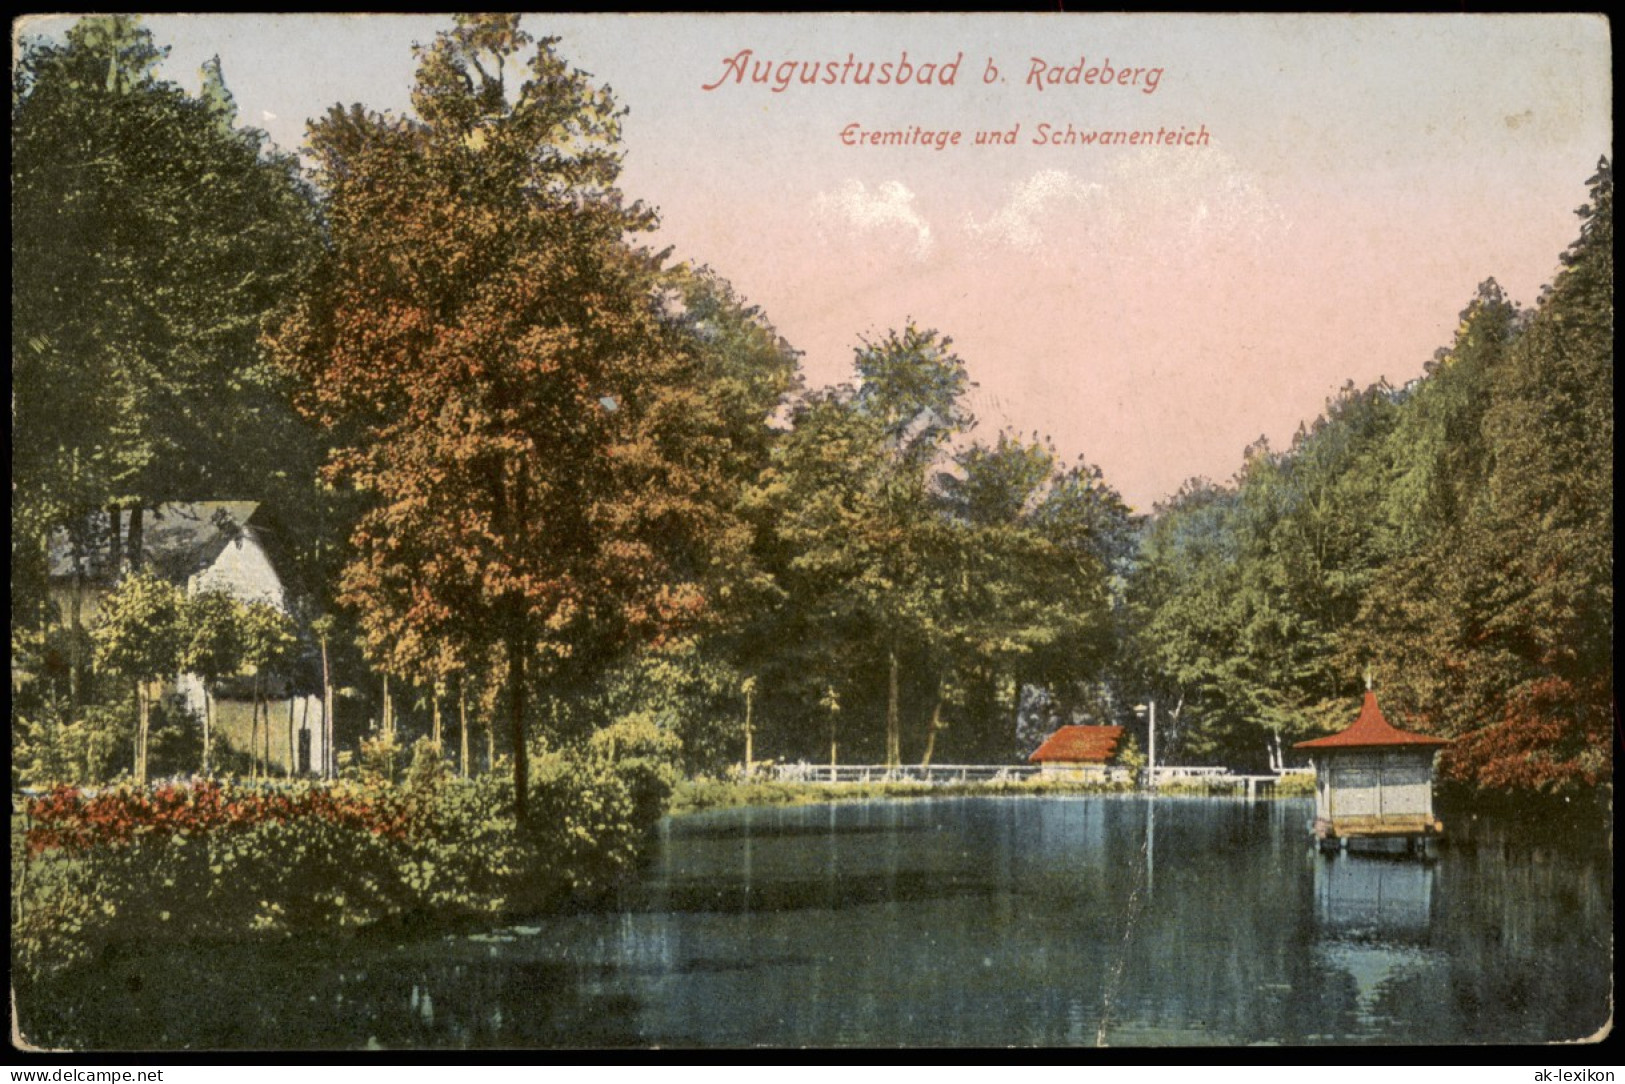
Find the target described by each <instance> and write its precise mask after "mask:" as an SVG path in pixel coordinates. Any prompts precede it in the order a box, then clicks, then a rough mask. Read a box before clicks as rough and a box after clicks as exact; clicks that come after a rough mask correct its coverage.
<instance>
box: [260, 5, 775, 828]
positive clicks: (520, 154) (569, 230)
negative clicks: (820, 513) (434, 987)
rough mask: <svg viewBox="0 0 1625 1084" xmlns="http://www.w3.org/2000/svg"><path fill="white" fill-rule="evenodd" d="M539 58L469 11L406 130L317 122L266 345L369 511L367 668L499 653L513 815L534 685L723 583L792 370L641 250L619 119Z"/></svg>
mask: <svg viewBox="0 0 1625 1084" xmlns="http://www.w3.org/2000/svg"><path fill="white" fill-rule="evenodd" d="M556 44H557V42H556V40H555V39H551V38H549V39H543V40H541V41H533V40H532V39H531V38H530V36H529V35H527V34H525V33H524V32H523V31H521V30H520V29H519V24H518V16H516V15H481V16H461V15H460V16H458V17H457V19H456V25H455V26H454V28H453V29H451V30H448V31H446V32H443V33H441V34H440V35H438V36H437V38H436V39H435V41H434V42H433V43H431V44H430V45H427V46H423V47H420V48H419V50H418V61H419V66H418V73H417V81H416V84H415V86H414V89H413V97H412V101H413V106H414V109H415V111H416V116H415V117H410V118H405V119H400V118H395V117H391V116H385V115H382V114H379V113H375V112H368V111H366V110H364V109H363V108H362V107H360V106H356V107H354V108H353V109H351V110H349V111H344V110H341V109H334V110H333V111H331V112H330V113H329V114H328V115H327V116H326V117H325V118H323V119H321V120H319V121H317V122H316V123H314V124H313V125H312V128H311V150H312V154H313V156H314V158H315V161H316V174H317V178H318V181H319V182H320V183H321V184H322V185H323V187H324V188H325V189H326V190H327V191H328V193H329V197H330V198H329V204H328V210H329V216H328V221H329V223H330V225H331V232H332V245H331V247H330V249H329V250H328V253H327V259H326V261H325V263H324V266H323V267H322V269H321V271H320V272H319V273H318V274H317V275H315V276H313V277H312V278H311V279H310V281H309V282H308V284H307V288H305V289H304V290H302V291H300V293H299V295H298V296H297V297H295V298H294V299H293V301H292V303H290V304H289V306H288V307H287V309H286V311H285V312H284V314H283V316H282V319H280V320H279V321H278V323H277V325H276V326H275V327H274V328H273V329H272V331H271V333H270V336H269V341H270V342H271V344H272V346H273V349H274V351H275V352H276V355H277V356H278V358H279V359H280V360H281V362H282V364H283V365H284V366H285V368H286V369H287V371H289V372H290V373H292V374H294V375H295V376H296V378H297V379H298V380H299V381H300V383H301V386H302V391H303V394H302V406H303V407H304V409H305V410H306V412H307V413H308V415H309V416H310V417H312V418H313V419H314V420H316V421H318V422H319V423H320V424H322V425H323V426H324V427H326V428H328V429H329V430H330V431H331V432H332V433H333V434H334V436H335V438H336V440H337V441H338V444H339V447H338V449H337V450H336V452H335V454H334V455H333V456H332V458H331V460H330V462H329V464H328V468H327V477H328V478H329V479H330V480H331V481H333V482H335V483H339V484H343V485H347V486H351V487H354V488H355V489H356V490H357V491H359V492H361V493H363V494H365V495H366V497H367V499H368V501H369V507H368V508H367V509H366V510H365V511H364V512H363V513H362V515H361V517H360V520H359V522H358V523H357V525H356V527H355V530H354V531H353V532H352V536H351V543H352V553H353V556H352V558H351V560H350V561H349V562H348V563H347V565H346V567H345V569H344V571H343V573H342V575H341V578H340V593H341V601H343V602H345V603H346V604H348V605H350V606H352V607H353V608H354V609H355V610H356V611H357V613H358V614H359V617H360V624H361V630H362V634H363V637H364V639H365V641H366V646H367V650H368V653H369V655H370V656H371V657H372V658H373V659H375V660H376V661H377V662H378V663H379V664H380V665H381V666H382V668H383V669H384V670H385V671H386V672H389V673H393V674H397V675H401V676H405V677H410V678H412V679H414V680H419V681H422V682H424V683H432V682H434V681H439V680H442V679H444V678H445V677H447V676H448V675H449V674H451V673H454V672H456V673H464V672H470V673H475V674H476V675H477V676H480V677H483V676H484V675H483V673H481V671H482V670H483V669H484V667H485V665H487V664H488V663H489V661H490V660H491V658H492V651H493V649H495V650H499V651H500V652H501V662H500V663H499V664H498V665H499V666H500V667H501V670H502V671H505V673H504V679H505V681H506V684H507V689H506V701H507V709H508V716H509V726H508V731H509V745H510V748H511V749H512V751H513V755H514V771H515V787H516V791H517V792H518V794H519V799H518V800H519V803H520V806H521V808H522V807H523V805H524V801H525V797H524V791H525V788H526V787H527V786H528V783H529V774H528V773H527V772H526V770H525V767H524V759H525V756H526V749H527V742H528V729H529V726H530V722H529V714H530V711H529V707H528V705H529V703H530V697H531V695H532V693H533V691H536V690H533V688H532V686H533V685H535V686H538V687H540V688H541V689H547V690H550V691H553V692H558V691H561V690H569V689H572V688H581V687H590V686H591V685H592V684H593V682H594V680H595V679H596V678H597V677H598V676H599V675H600V674H601V673H602V671H603V670H604V669H606V668H607V666H608V665H609V664H610V663H611V662H613V661H615V660H617V659H618V658H619V657H621V656H622V655H623V653H624V652H626V651H627V650H628V649H629V648H631V647H635V646H637V645H641V644H647V643H650V642H652V641H658V640H660V639H662V638H664V637H666V636H670V635H674V634H680V633H682V632H684V631H686V630H688V629H690V628H692V627H693V626H695V625H697V624H699V623H701V622H702V621H703V619H704V617H705V615H706V611H707V609H708V606H709V602H710V599H711V597H712V596H713V595H715V594H716V589H717V586H718V581H719V580H722V581H724V582H726V581H728V580H730V579H739V578H740V575H731V574H725V572H726V570H730V569H736V568H737V566H739V565H741V564H742V563H743V561H742V555H743V554H744V553H745V551H746V550H747V549H748V543H749V540H750V535H749V531H748V530H746V529H745V527H744V525H743V524H741V523H739V522H738V521H737V520H736V518H735V515H734V508H733V505H734V503H735V496H736V492H737V488H738V486H739V484H740V479H739V477H738V475H739V473H740V472H741V471H742V470H744V469H745V467H746V466H747V465H748V464H749V463H750V462H751V461H752V454H753V453H752V451H751V449H752V447H753V446H754V447H755V448H757V449H759V448H760V447H761V446H762V445H763V444H764V443H765V441H766V435H765V432H764V430H765V421H766V417H767V415H768V414H769V413H770V412H771V411H772V410H773V409H774V408H775V407H776V406H777V403H778V399H779V397H780V396H781V395H782V394H783V391H784V390H785V388H786V387H787V385H788V381H789V379H790V372H791V366H792V364H793V355H792V354H790V353H789V352H788V351H787V349H786V348H784V347H783V346H782V344H781V343H779V342H778V341H777V337H776V335H773V334H772V332H771V329H770V328H769V327H768V326H767V325H766V324H765V322H764V321H760V320H759V319H758V318H757V317H756V315H755V314H753V313H751V312H750V311H749V310H747V309H744V308H743V307H742V306H741V305H740V304H739V303H738V302H737V299H735V298H734V297H733V296H732V294H731V292H730V291H729V290H727V289H726V287H725V286H723V285H722V284H721V283H720V282H718V281H716V280H713V279H710V278H709V277H707V276H704V275H702V274H700V273H697V272H694V273H687V274H678V273H673V274H670V275H667V274H665V273H664V272H663V271H662V269H661V267H660V260H661V257H659V256H658V255H656V254H653V253H650V252H648V251H646V250H643V249H638V248H634V247H633V245H632V244H631V239H633V238H635V237H636V235H637V234H639V233H641V232H643V231H645V230H647V229H648V228H649V227H650V226H652V224H653V215H652V214H651V213H650V212H649V211H648V210H647V209H645V208H643V207H642V206H640V205H637V204H629V203H627V202H625V201H624V200H623V199H622V197H621V194H620V192H619V191H618V190H617V188H616V179H617V176H618V174H619V169H620V157H621V149H620V143H619V140H620V121H621V116H622V113H623V111H622V110H621V109H620V108H619V107H617V106H616V104H615V102H614V100H613V98H612V96H611V94H610V92H609V90H608V88H604V87H599V86H596V85H594V84H593V82H592V81H591V80H590V78H589V77H588V76H587V75H586V74H585V73H583V72H580V71H577V70H574V69H572V68H571V67H570V66H569V65H568V64H567V62H566V61H565V60H564V58H563V57H562V56H561V55H560V54H559V52H558V51H557V49H556ZM533 46H534V47H533ZM690 303H691V307H685V306H687V305H689V304H690ZM757 362H761V363H762V364H761V366H760V368H759V369H758V370H757V371H755V372H752V368H753V366H755V365H756V363H757ZM713 389H715V390H717V391H718V392H719V394H718V395H716V396H712V395H711V394H710V392H711V391H712V390H713ZM753 430H754V431H753ZM739 438H742V439H739ZM758 454H759V453H758ZM745 573H746V574H748V569H746V570H745Z"/></svg>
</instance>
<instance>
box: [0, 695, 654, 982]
mask: <svg viewBox="0 0 1625 1084" xmlns="http://www.w3.org/2000/svg"><path fill="white" fill-rule="evenodd" d="M603 733H604V737H603V738H602V739H599V740H595V741H594V742H592V743H590V744H589V745H588V746H585V747H582V748H580V749H578V750H574V751H571V752H568V753H566V752H562V751H554V750H550V751H547V752H545V753H544V754H543V755H541V756H539V757H538V758H537V759H536V761H535V765H534V771H535V779H534V783H535V794H536V798H537V804H536V806H535V807H534V809H533V811H532V815H531V816H529V817H527V819H526V820H525V822H524V824H523V826H522V827H521V825H520V824H519V822H518V821H517V820H516V818H515V815H514V803H513V792H512V790H511V788H510V787H508V786H507V785H506V783H505V781H504V780H502V779H500V778H498V777H497V776H494V775H493V776H485V777H483V778H481V779H479V780H475V781H467V780H458V779H455V778H452V776H451V774H450V772H449V771H448V770H447V767H446V764H445V761H444V758H443V757H442V755H441V753H440V750H439V749H438V748H436V747H435V746H434V745H433V743H431V742H428V741H420V742H419V743H418V744H417V747H416V750H415V755H414V759H413V763H412V767H411V769H410V770H409V772H408V773H407V778H406V781H405V783H404V785H402V786H400V787H391V786H389V785H388V784H385V783H382V782H371V783H363V784H354V783H345V784H339V785H337V786H332V787H327V786H320V785H315V784H292V785H288V786H284V787H279V788H274V789H267V788H256V789H248V788H236V787H221V786H219V785H217V784H210V783H204V784H198V785H195V786H192V787H181V786H169V787H163V788H159V789H157V790H156V791H148V790H144V789H124V790H113V791H104V792H103V793H102V794H100V795H98V796H96V797H95V798H90V797H86V796H83V795H79V794H77V793H76V792H74V791H71V790H62V791H56V792H53V793H52V794H51V795H49V796H47V797H46V798H42V799H39V800H37V801H36V802H34V803H32V804H31V806H30V808H29V810H28V812H27V815H26V816H27V823H28V825H29V830H28V832H27V835H26V836H25V837H24V839H22V840H20V841H17V842H18V843H19V844H20V846H19V847H18V852H19V855H20V857H21V858H22V861H20V862H14V863H13V874H12V878H13V879H12V908H13V910H12V913H13V916H14V922H13V930H12V962H13V967H14V973H15V974H16V975H17V976H18V978H19V981H20V982H21V983H22V985H23V986H24V987H29V986H31V985H33V984H37V983H41V982H48V981H49V980H50V978H51V976H53V975H55V974H58V973H60V972H62V971H64V970H68V969H71V968H73V967H75V966H77V965H80V964H86V963H91V962H93V961H95V960H97V959H100V958H102V957H103V955H104V954H105V953H106V952H107V951H108V950H109V949H110V948H115V947H116V946H119V945H121V944H127V943H131V942H136V941H142V942H145V941H151V940H160V941H162V940H172V941H185V942H192V943H202V942H206V941H209V940H221V941H240V940H242V939H243V938H245V937H283V936H288V935H292V934H296V933H309V932H315V931H335V930H342V929H348V928H355V927H362V926H370V925H377V924H379V923H386V922H427V921H435V922H444V921H447V920H453V919H456V918H458V917H461V916H493V915H499V914H501V915H511V914H518V913H534V911H535V910H536V909H538V908H541V907H544V906H550V905H555V904H557V903H559V902H561V901H562V900H564V899H566V898H567V897H568V896H569V895H570V894H571V893H575V892H583V893H593V892H599V891H603V890H604V889H606V888H608V887H610V886H612V885H613V884H614V883H615V881H616V880H617V879H618V878H619V877H621V876H623V875H624V874H625V873H627V872H628V871H629V870H631V869H632V868H634V866H635V864H636V862H637V860H638V858H639V856H640V854H641V853H642V847H643V843H644V841H645V839H646V836H647V833H648V829H649V827H650V826H651V825H652V823H653V821H654V819H656V818H658V817H659V816H660V815H661V813H662V812H663V811H664V807H665V804H666V801H667V799H668V798H669V795H670V793H671V790H672V787H673V785H674V784H675V781H676V770H675V767H674V758H675V754H676V750H675V749H674V747H673V743H672V740H671V739H670V738H669V737H668V736H666V735H663V734H661V733H660V732H659V731H658V730H656V729H654V728H653V727H651V726H650V725H649V724H648V723H647V722H646V721H644V720H636V719H633V720H623V721H622V722H620V723H617V724H616V725H615V726H612V727H609V728H607V729H606V730H605V731H604V732H603Z"/></svg>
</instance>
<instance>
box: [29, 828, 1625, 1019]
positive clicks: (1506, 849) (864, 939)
mask: <svg viewBox="0 0 1625 1084" xmlns="http://www.w3.org/2000/svg"><path fill="white" fill-rule="evenodd" d="M1311 815H1312V808H1311V805H1310V803H1309V802H1307V801H1304V800H1281V801H1266V802H1244V801H1239V800H1234V799H1197V798H1171V797H1168V798H1157V799H1149V798H1146V797H1144V796H1090V797H1075V798H991V797H990V798H951V799H940V800H914V801H902V802H875V803H865V804H852V805H820V806H802V807H788V808H771V809H738V810H727V811H719V812H712V813H704V814H697V815H691V816H685V817H681V818H674V819H668V820H666V821H664V822H662V825H661V838H660V842H659V847H658V850H657V852H656V854H655V855H654V857H653V859H652V861H651V863H650V865H649V867H648V868H647V870H646V871H645V872H644V875H643V877H642V878H641V880H640V881H639V882H638V883H637V884H635V885H633V886H631V887H629V888H628V889H627V890H626V891H625V892H624V893H623V894H622V897H621V899H620V900H619V906H618V907H617V908H616V909H614V910H613V911H612V912H609V913H593V914H576V915H568V916H563V917H549V918H547V919H542V920H537V922H536V923H535V924H534V925H522V926H511V927H504V928H500V929H492V930H488V931H483V932H477V933H472V934H469V933H461V934H458V935H455V936H439V937H434V938H427V939H423V940H419V941H412V942H406V943H394V942H387V943H378V942H366V941H361V940H357V941H352V942H348V943H344V944H342V945H339V946H336V947H335V946H334V945H333V944H331V943H329V942H322V943H320V944H317V943H312V944H309V945H294V946H282V947H281V948H279V949H278V950H277V951H275V952H265V951H250V950H245V949H242V948H235V949H233V948H222V947H214V948H210V947H204V946H199V947H197V948H195V949H193V950H190V951H189V952H187V953H181V954H174V953H168V954H166V955H164V956H162V957H154V956H151V955H147V954H144V953H142V952H140V951H137V950H132V951H131V952H130V953H128V954H126V955H125V956H123V957H122V958H120V959H115V960H110V961H108V962H107V973H106V974H105V975H104V976H103V978H104V980H105V981H103V982H102V983H100V984H99V985H98V989H97V992H95V993H94V994H91V995H87V997H86V999H85V1000H84V1001H83V1002H82V1003H81V1004H80V1006H79V1008H78V1010H77V1011H76V1012H74V1013H73V1014H72V1015H71V1018H67V1019H61V1020H57V1021H53V1022H52V1023H51V1024H50V1025H44V1027H45V1030H46V1031H48V1032H57V1033H59V1034H58V1035H57V1036H56V1038H57V1039H58V1041H66V1042H70V1043H71V1044H72V1045H75V1046H80V1047H90V1048H106V1049H131V1048H145V1047H155V1048H161V1049H180V1048H191V1049H220V1048H233V1049H244V1048H250V1049H252V1048H285V1049H296V1048H297V1049H309V1048H364V1047H384V1048H401V1047H415V1048H425V1047H445V1048H458V1049H469V1048H475V1049H477V1048H497V1047H553V1046H606V1045H611V1046H612V1045H633V1046H661V1047H673V1046H755V1045H770V1046H806V1045H811V1046H830V1045H865V1046H896V1045H904V1046H925V1045H968V1046H1006V1045H1043V1046H1056V1045H1077V1046H1094V1045H1099V1044H1106V1045H1111V1046H1155V1045H1168V1044H1179V1045H1188V1044H1251V1043H1291V1044H1314V1043H1349V1042H1358V1043H1486V1042H1487V1043H1533V1042H1547V1041H1553V1040H1562V1039H1576V1038H1582V1037H1585V1036H1588V1035H1592V1034H1594V1033H1595V1032H1597V1031H1598V1029H1600V1028H1602V1027H1603V1026H1604V1024H1605V1022H1606V1021H1607V1019H1608V1016H1609V1007H1608V1000H1609V997H1610V991H1611V975H1612V969H1613V956H1612V953H1613V948H1612V926H1613V909H1612V899H1613V896H1612V865H1611V859H1610V856H1609V853H1608V849H1607V842H1606V839H1602V840H1598V841H1588V842H1580V841H1573V840H1563V841H1557V842H1553V841H1542V840H1536V839H1531V838H1527V837H1526V836H1520V835H1518V834H1517V833H1516V832H1512V831H1510V830H1497V829H1485V828H1482V827H1480V828H1477V829H1475V831H1474V832H1473V833H1472V838H1464V839H1459V840H1457V842H1456V843H1455V845H1452V846H1448V847H1444V848H1441V849H1440V851H1439V854H1438V856H1437V860H1436V861H1421V860H1417V859H1414V858H1411V859H1405V858H1383V857H1375V856H1366V855H1351V854H1342V855H1334V856H1321V855H1318V854H1316V853H1315V851H1314V849H1313V848H1312V846H1311V845H1310V841H1309V838H1308V834H1307V830H1306V823H1307V822H1308V820H1309V819H1310V817H1311ZM1599 831H1600V830H1599ZM38 1037H39V1038H41V1039H44V1038H47V1036H45V1035H40V1036H38Z"/></svg>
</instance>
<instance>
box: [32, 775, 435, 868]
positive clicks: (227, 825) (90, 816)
mask: <svg viewBox="0 0 1625 1084" xmlns="http://www.w3.org/2000/svg"><path fill="white" fill-rule="evenodd" d="M24 811H25V813H26V814H27V817H28V821H29V822H30V827H29V829H28V834H27V836H26V844H25V845H26V846H27V848H28V853H29V854H30V855H37V854H40V853H41V852H43V851H47V850H53V849H58V850H64V851H69V852H80V851H86V850H89V849H91V848H93V847H98V846H109V845H112V846H116V845H122V844H130V843H135V842H137V841H138V840H140V841H148V842H151V841H161V840H165V839H168V838H170V837H171V836H176V835H184V836H195V835H208V834H211V833H220V832H239V831H242V830H244V829H247V828H251V827H253V826H255V825H260V824H265V823H273V824H288V823H291V822H298V821H303V820H311V819H314V820H323V821H327V822H330V823H332V824H335V825H339V826H343V827H348V828H358V829H364V830H366V831H370V832H372V833H374V834H376V835H383V836H387V837H389V838H391V839H404V838H405V837H406V834H407V829H408V825H407V808H406V804H405V802H404V801H403V798H402V796H401V795H399V794H395V793H390V792H388V791H384V790H381V789H376V788H375V789H373V790H372V791H370V792H369V791H368V790H367V789H365V788H354V787H346V788H332V789H328V788H324V787H319V786H315V785H309V784H307V785H296V786H294V787H290V788H287V789H283V790H278V791H269V792H268V791H263V790H250V789H245V788H240V787H227V786H225V785H222V784H220V783H215V782H212V781H198V782H194V783H190V784H179V783H168V784H164V785H162V786H159V787H157V788H156V789H154V790H152V791H147V790H145V789H143V788H139V787H129V786H125V787H115V788H109V789H107V790H103V791H101V792H99V793H97V794H95V795H94V796H87V795H85V794H84V793H82V792H81V791H79V790H78V789H77V788H75V787H56V788H54V789H53V790H51V791H50V792H49V793H48V794H46V795H44V796H43V797H39V798H33V799H30V800H29V801H28V802H27V803H26V805H25V807H24Z"/></svg>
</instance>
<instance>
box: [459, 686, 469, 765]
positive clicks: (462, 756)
mask: <svg viewBox="0 0 1625 1084" xmlns="http://www.w3.org/2000/svg"><path fill="white" fill-rule="evenodd" d="M457 729H458V732H459V735H460V737H461V739H462V740H461V742H460V747H459V749H458V750H457V774H458V776H459V777H461V778H463V779H467V778H468V690H467V689H466V688H464V686H463V679H462V678H461V677H459V678H458V679H457Z"/></svg>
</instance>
